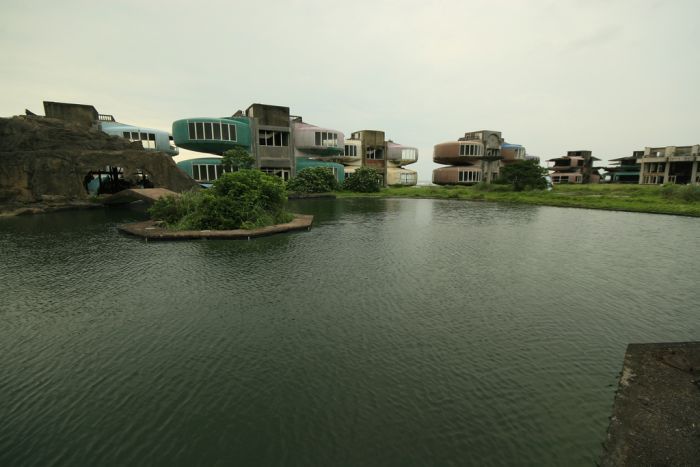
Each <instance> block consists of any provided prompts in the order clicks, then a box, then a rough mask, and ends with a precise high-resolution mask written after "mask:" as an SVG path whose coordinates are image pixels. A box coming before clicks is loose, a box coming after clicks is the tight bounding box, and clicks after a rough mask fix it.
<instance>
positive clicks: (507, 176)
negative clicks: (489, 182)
mask: <svg viewBox="0 0 700 467" xmlns="http://www.w3.org/2000/svg"><path fill="white" fill-rule="evenodd" d="M545 175H547V170H546V169H545V168H543V167H541V166H540V165H539V164H538V163H537V161H525V160H519V161H515V162H513V163H512V164H508V165H506V166H505V167H503V168H502V169H501V173H500V176H499V177H498V179H497V180H496V183H497V184H502V185H511V186H512V187H513V190H514V191H523V190H543V189H545V188H547V181H546V180H545V179H544V176H545Z"/></svg>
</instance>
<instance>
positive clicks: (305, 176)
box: [287, 167, 338, 193]
mask: <svg viewBox="0 0 700 467" xmlns="http://www.w3.org/2000/svg"><path fill="white" fill-rule="evenodd" d="M337 189H338V181H337V180H336V179H335V175H334V174H333V170H331V168H330V167H309V168H307V169H303V170H302V171H300V172H299V173H298V174H297V176H296V177H294V178H293V179H291V180H290V181H289V182H288V183H287V190H288V191H295V192H297V193H327V192H329V191H335V190H337Z"/></svg>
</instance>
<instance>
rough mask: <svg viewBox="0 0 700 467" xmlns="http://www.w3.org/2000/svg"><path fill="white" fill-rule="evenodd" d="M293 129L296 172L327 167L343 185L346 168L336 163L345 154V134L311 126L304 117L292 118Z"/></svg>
mask: <svg viewBox="0 0 700 467" xmlns="http://www.w3.org/2000/svg"><path fill="white" fill-rule="evenodd" d="M292 129H293V132H294V158H295V160H296V172H297V173H298V172H300V171H302V170H304V169H306V168H312V167H327V168H329V169H330V170H331V171H332V172H333V174H334V175H335V178H336V180H337V181H338V183H343V181H344V180H345V170H344V167H343V165H342V164H340V163H338V162H335V160H336V159H337V158H339V157H341V156H343V153H344V146H345V135H344V134H343V132H342V131H338V130H334V129H332V128H322V127H319V126H316V125H311V124H310V123H306V122H304V120H303V119H302V117H292Z"/></svg>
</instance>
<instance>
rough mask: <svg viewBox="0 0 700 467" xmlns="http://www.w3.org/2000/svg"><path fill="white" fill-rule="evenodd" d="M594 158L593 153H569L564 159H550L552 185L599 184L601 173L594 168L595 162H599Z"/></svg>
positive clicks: (579, 151) (580, 151)
mask: <svg viewBox="0 0 700 467" xmlns="http://www.w3.org/2000/svg"><path fill="white" fill-rule="evenodd" d="M599 160H600V159H597V158H595V157H593V155H592V153H591V151H584V150H578V151H569V152H567V153H566V156H564V157H556V158H554V159H549V160H548V161H547V162H548V163H551V165H550V166H549V171H550V172H551V173H550V175H551V177H552V183H553V184H555V185H557V184H563V183H599V182H600V173H599V172H598V168H596V167H593V161H599Z"/></svg>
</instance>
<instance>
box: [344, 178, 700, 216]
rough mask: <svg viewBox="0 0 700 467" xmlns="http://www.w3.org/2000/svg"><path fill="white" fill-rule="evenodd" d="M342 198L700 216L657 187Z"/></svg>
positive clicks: (438, 189) (422, 191)
mask: <svg viewBox="0 0 700 467" xmlns="http://www.w3.org/2000/svg"><path fill="white" fill-rule="evenodd" d="M335 195H336V196H337V198H338V199H343V198H386V199H452V200H460V201H476V202H493V203H504V204H524V205H530V206H550V207H560V208H577V209H596V210H600V211H617V212H635V213H645V214H666V215H674V216H683V217H700V202H698V201H683V200H678V199H668V198H665V197H663V195H662V194H661V191H660V187H658V186H643V185H642V186H640V185H633V186H629V185H569V186H561V185H559V186H557V187H555V189H554V190H552V191H521V192H514V191H499V190H498V188H496V189H494V190H493V191H488V190H480V189H477V188H475V187H461V186H449V187H448V186H444V187H443V186H418V187H390V188H383V189H382V190H381V191H379V192H376V193H348V192H335Z"/></svg>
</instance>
